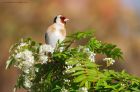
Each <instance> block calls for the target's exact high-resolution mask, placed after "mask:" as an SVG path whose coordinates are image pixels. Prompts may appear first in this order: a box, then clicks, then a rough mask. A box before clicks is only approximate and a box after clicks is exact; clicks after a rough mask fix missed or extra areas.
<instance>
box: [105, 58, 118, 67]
mask: <svg viewBox="0 0 140 92" xmlns="http://www.w3.org/2000/svg"><path fill="white" fill-rule="evenodd" d="M103 61H105V62H106V64H107V66H111V65H113V64H114V63H115V60H114V59H113V58H104V59H103Z"/></svg>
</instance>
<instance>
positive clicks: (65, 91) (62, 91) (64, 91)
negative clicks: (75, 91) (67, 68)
mask: <svg viewBox="0 0 140 92" xmlns="http://www.w3.org/2000/svg"><path fill="white" fill-rule="evenodd" d="M60 92H69V91H68V90H67V89H65V88H64V87H63V88H62V89H61V91H60Z"/></svg>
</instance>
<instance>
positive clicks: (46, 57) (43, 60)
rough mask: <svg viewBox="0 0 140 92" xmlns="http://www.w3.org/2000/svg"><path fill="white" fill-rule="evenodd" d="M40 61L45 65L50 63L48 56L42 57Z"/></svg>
mask: <svg viewBox="0 0 140 92" xmlns="http://www.w3.org/2000/svg"><path fill="white" fill-rule="evenodd" d="M39 60H40V61H41V62H42V63H43V64H45V63H47V61H48V56H47V55H40V57H39Z"/></svg>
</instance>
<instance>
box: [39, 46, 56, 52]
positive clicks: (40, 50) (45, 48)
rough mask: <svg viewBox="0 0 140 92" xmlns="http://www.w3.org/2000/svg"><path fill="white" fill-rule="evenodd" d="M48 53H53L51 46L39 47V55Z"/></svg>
mask: <svg viewBox="0 0 140 92" xmlns="http://www.w3.org/2000/svg"><path fill="white" fill-rule="evenodd" d="M48 52H51V53H53V52H54V48H53V47H52V46H51V45H47V44H43V45H41V46H40V48H39V53H40V54H45V53H48Z"/></svg>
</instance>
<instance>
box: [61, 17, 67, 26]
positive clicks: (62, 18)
mask: <svg viewBox="0 0 140 92" xmlns="http://www.w3.org/2000/svg"><path fill="white" fill-rule="evenodd" d="M60 19H61V22H62V23H64V24H66V22H65V21H64V20H65V19H66V18H65V17H64V16H61V17H60Z"/></svg>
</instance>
